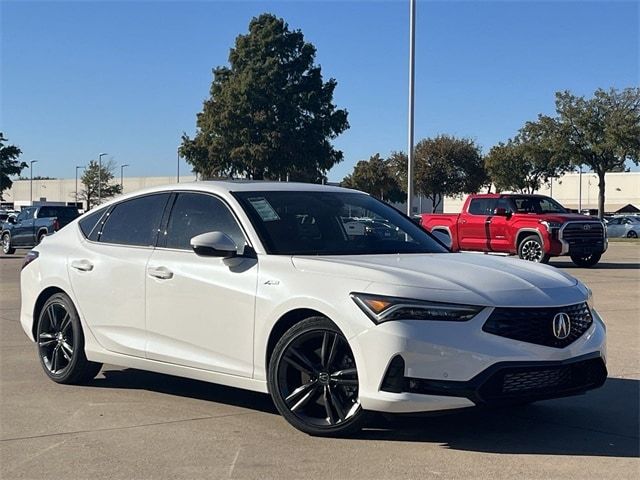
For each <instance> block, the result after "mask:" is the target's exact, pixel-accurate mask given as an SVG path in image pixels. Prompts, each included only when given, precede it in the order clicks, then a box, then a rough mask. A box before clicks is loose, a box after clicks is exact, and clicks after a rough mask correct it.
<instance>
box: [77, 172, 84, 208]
mask: <svg viewBox="0 0 640 480" xmlns="http://www.w3.org/2000/svg"><path fill="white" fill-rule="evenodd" d="M79 168H84V167H83V166H82V165H76V206H78V169H79Z"/></svg>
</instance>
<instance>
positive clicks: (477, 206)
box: [469, 198, 496, 215]
mask: <svg viewBox="0 0 640 480" xmlns="http://www.w3.org/2000/svg"><path fill="white" fill-rule="evenodd" d="M495 206H496V199H495V198H474V199H472V200H471V204H469V213H470V214H471V215H491V214H493V211H494V209H495Z"/></svg>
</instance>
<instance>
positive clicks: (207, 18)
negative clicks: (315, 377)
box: [0, 0, 640, 181]
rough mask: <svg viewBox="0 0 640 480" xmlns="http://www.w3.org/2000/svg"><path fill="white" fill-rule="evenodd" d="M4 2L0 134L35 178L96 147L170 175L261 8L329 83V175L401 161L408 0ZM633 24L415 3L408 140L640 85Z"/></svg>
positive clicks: (487, 129)
mask: <svg viewBox="0 0 640 480" xmlns="http://www.w3.org/2000/svg"><path fill="white" fill-rule="evenodd" d="M0 3H1V6H0V8H1V17H2V18H1V30H2V33H1V35H2V60H1V62H2V63H1V67H2V89H1V91H2V99H1V114H2V116H1V119H0V129H1V130H2V131H4V132H5V135H6V136H8V138H9V139H10V141H11V143H15V144H18V145H19V146H20V147H21V148H22V150H23V152H24V155H23V159H24V160H31V159H37V160H39V163H38V165H37V168H36V169H34V170H35V174H36V175H49V176H55V177H66V178H71V177H73V176H74V167H75V165H83V164H85V163H87V161H88V160H90V159H91V158H95V156H96V155H97V154H98V153H99V152H108V153H109V154H110V156H111V157H113V160H114V161H115V162H116V163H117V164H122V163H129V164H131V167H129V168H128V170H127V171H126V173H127V175H174V174H175V164H176V153H175V152H176V148H177V146H178V144H179V142H180V135H181V133H182V132H183V131H186V132H187V133H188V134H193V133H194V131H195V116H196V113H197V112H199V111H200V110H201V107H202V101H203V100H204V99H205V97H206V96H207V95H208V92H209V86H210V83H211V69H212V68H213V67H215V66H217V65H222V64H226V62H227V57H228V53H229V48H230V47H231V46H232V45H233V43H234V39H235V37H236V36H237V35H238V34H240V33H244V32H246V30H247V25H248V22H249V20H250V19H251V18H252V17H253V16H255V15H258V14H260V13H262V12H272V13H274V14H276V15H278V16H281V17H283V18H284V19H285V20H286V21H287V22H288V23H289V26H290V27H291V28H294V29H297V28H299V29H301V30H302V31H303V32H304V34H305V37H306V39H307V40H308V41H310V42H312V43H313V44H315V45H316V47H317V49H318V55H317V59H316V60H317V63H319V64H320V65H321V66H322V70H323V74H324V76H325V78H329V77H334V78H336V79H337V80H338V87H337V90H336V96H335V101H336V103H337V105H338V106H339V107H343V108H346V109H348V111H349V122H350V124H351V128H350V129H349V130H348V131H347V132H346V133H344V134H343V135H341V136H340V137H339V138H338V139H337V140H336V142H335V145H336V146H337V147H338V148H340V149H341V150H343V151H344V153H345V161H344V162H343V163H341V164H339V165H338V166H336V167H334V169H333V170H332V171H331V172H330V173H329V179H330V180H332V181H337V180H340V179H342V177H343V176H344V175H345V174H347V173H349V172H350V171H351V169H352V167H353V165H354V164H355V162H356V161H358V160H361V159H365V158H368V157H369V156H370V155H372V154H374V153H376V152H380V153H381V154H382V155H386V154H388V153H389V152H390V151H393V150H406V131H407V118H406V117H407V81H408V73H407V63H408V16H409V15H408V1H407V0H398V1H387V2H379V1H351V2H349V1H325V2H310V1H300V0H298V1H295V2H273V1H263V2H243V1H234V2H218V1H198V2H188V1H183V2H164V1H155V2H140V1H130V2H111V1H110V2H95V1H87V2H78V1H76V2H57V1H56V2H53V1H52V2H33V1H6V0H3V1H1V2H0ZM638 24H639V3H638V2H637V1H625V2H615V1H590V2H581V1H569V2H558V1H543V2H524V1H497V2H484V1H475V2H457V1H446V2H444V1H442V2H426V1H419V2H418V17H417V41H416V52H417V53H416V61H417V67H416V92H417V93H416V138H417V139H420V138H422V137H425V136H430V135H434V134H438V133H449V134H454V135H460V136H468V137H471V138H474V139H476V140H477V141H478V142H479V143H480V145H482V147H483V148H484V150H485V151H487V150H488V149H489V148H490V147H491V146H492V145H493V144H495V143H496V142H498V141H500V140H505V139H506V138H508V137H510V136H512V135H513V134H514V133H515V132H516V131H517V129H518V128H519V127H520V126H521V125H522V124H523V122H525V121H526V120H530V119H535V117H536V115H537V114H538V113H553V111H554V109H553V100H554V97H553V95H554V92H555V91H557V90H562V89H569V90H572V91H573V92H574V93H577V94H581V95H583V94H586V95H589V94H591V93H592V92H593V91H594V90H595V89H596V88H598V87H605V88H608V87H617V88H624V87H630V86H636V85H638V83H639V72H638V70H639V67H638V64H639V58H640V55H639V33H638ZM181 170H182V172H183V173H186V172H187V170H188V167H187V166H186V164H183V165H182V167H181ZM25 173H28V172H26V171H25Z"/></svg>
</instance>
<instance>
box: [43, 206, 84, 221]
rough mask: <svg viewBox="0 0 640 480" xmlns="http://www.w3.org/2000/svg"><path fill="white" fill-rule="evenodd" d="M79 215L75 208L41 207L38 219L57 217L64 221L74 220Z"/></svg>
mask: <svg viewBox="0 0 640 480" xmlns="http://www.w3.org/2000/svg"><path fill="white" fill-rule="evenodd" d="M78 215H79V213H78V209H77V208H75V207H40V211H39V212H38V218H51V217H56V218H60V219H64V220H73V219H75V218H76V217H77V216H78Z"/></svg>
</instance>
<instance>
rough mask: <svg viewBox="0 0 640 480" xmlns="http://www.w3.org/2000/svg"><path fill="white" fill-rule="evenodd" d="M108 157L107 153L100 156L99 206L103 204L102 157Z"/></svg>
mask: <svg viewBox="0 0 640 480" xmlns="http://www.w3.org/2000/svg"><path fill="white" fill-rule="evenodd" d="M105 155H108V154H107V153H101V154H100V155H98V205H100V203H102V157H104V156H105Z"/></svg>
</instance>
